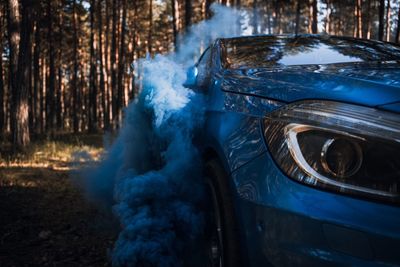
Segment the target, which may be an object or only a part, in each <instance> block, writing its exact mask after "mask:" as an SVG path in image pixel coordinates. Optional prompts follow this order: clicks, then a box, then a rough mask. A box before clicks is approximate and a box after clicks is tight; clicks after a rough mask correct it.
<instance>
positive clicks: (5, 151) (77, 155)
mask: <svg viewBox="0 0 400 267" xmlns="http://www.w3.org/2000/svg"><path fill="white" fill-rule="evenodd" d="M102 143H103V137H102V135H59V136H57V137H55V138H53V139H51V140H50V139H47V140H46V139H45V140H37V141H33V142H32V143H31V145H30V146H29V147H27V148H26V149H25V151H24V152H20V153H17V154H12V153H11V149H10V145H9V144H8V143H3V144H2V145H1V147H2V149H1V150H0V151H1V152H0V167H11V168H12V167H42V168H53V169H60V170H68V169H72V168H75V167H76V166H82V165H85V164H91V163H93V162H97V161H99V160H100V159H101V157H102V155H103V152H104V150H103V145H102Z"/></svg>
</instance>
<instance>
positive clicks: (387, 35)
mask: <svg viewBox="0 0 400 267" xmlns="http://www.w3.org/2000/svg"><path fill="white" fill-rule="evenodd" d="M386 3H387V7H386V41H387V42H389V41H390V35H391V31H390V0H387V2H386Z"/></svg>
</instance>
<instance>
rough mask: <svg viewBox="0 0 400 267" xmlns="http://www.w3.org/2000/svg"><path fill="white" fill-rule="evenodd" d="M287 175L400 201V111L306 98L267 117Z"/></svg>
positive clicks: (269, 136)
mask: <svg viewBox="0 0 400 267" xmlns="http://www.w3.org/2000/svg"><path fill="white" fill-rule="evenodd" d="M263 123H264V135H265V139H266V142H267V145H268V148H269V150H270V152H271V154H272V156H273V158H274V159H275V161H276V162H277V164H278V165H279V167H280V168H281V169H282V170H283V171H284V172H285V173H286V175H287V176H289V177H291V178H293V179H295V180H297V181H299V182H302V183H305V184H307V185H311V186H315V187H320V188H324V189H329V190H335V191H337V192H341V193H346V194H353V195H360V196H365V197H371V198H375V199H379V200H385V201H389V202H392V203H394V202H397V203H399V202H400V115H396V114H393V113H389V112H385V111H380V110H376V109H373V108H367V107H362V106H355V105H350V104H344V103H337V102H331V101H303V102H298V103H294V104H290V105H287V106H285V107H283V108H281V109H279V110H276V111H274V112H272V113H270V114H269V115H268V116H267V117H266V118H265V119H264V121H263Z"/></svg>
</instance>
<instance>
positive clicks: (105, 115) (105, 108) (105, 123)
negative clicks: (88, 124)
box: [97, 0, 110, 130]
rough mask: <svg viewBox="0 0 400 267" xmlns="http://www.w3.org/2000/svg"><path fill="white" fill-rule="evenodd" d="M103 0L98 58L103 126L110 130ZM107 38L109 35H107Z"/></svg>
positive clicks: (98, 18)
mask: <svg viewBox="0 0 400 267" xmlns="http://www.w3.org/2000/svg"><path fill="white" fill-rule="evenodd" d="M101 2H102V1H101V0H98V1H97V6H98V7H97V12H98V13H97V27H98V34H99V38H98V41H99V42H98V47H99V54H98V60H99V64H100V66H99V69H100V92H101V97H102V98H101V105H102V109H103V127H104V130H109V128H110V115H109V110H108V106H107V92H106V87H105V80H104V72H105V70H104V63H103V32H102V29H103V20H102V17H103V16H102V12H101V11H102V8H101V7H102V5H101ZM106 19H108V18H106ZM106 38H107V37H106Z"/></svg>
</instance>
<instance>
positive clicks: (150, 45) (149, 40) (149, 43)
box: [147, 0, 153, 57]
mask: <svg viewBox="0 0 400 267" xmlns="http://www.w3.org/2000/svg"><path fill="white" fill-rule="evenodd" d="M148 20H149V31H148V35H147V53H148V55H149V56H150V57H151V55H152V50H153V40H152V35H153V0H150V5H149V18H148Z"/></svg>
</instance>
